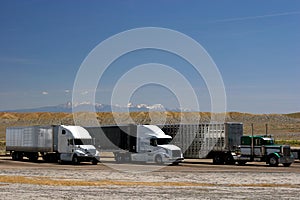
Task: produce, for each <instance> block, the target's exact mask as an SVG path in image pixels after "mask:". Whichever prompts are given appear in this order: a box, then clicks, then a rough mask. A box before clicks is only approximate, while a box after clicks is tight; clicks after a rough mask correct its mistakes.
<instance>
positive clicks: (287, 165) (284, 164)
mask: <svg viewBox="0 0 300 200" xmlns="http://www.w3.org/2000/svg"><path fill="white" fill-rule="evenodd" d="M291 164H292V163H283V166H284V167H289V166H291Z"/></svg>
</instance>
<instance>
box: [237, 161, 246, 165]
mask: <svg viewBox="0 0 300 200" xmlns="http://www.w3.org/2000/svg"><path fill="white" fill-rule="evenodd" d="M237 163H238V165H241V166H243V165H245V164H246V163H247V162H246V161H243V160H240V161H238V162H237Z"/></svg>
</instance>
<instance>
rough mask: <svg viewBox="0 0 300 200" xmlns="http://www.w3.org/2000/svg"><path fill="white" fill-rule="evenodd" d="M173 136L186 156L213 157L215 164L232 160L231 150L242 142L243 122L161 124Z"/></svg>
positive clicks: (174, 141)
mask: <svg viewBox="0 0 300 200" xmlns="http://www.w3.org/2000/svg"><path fill="white" fill-rule="evenodd" d="M160 127H161V128H162V130H163V131H164V132H165V133H166V134H168V135H170V136H172V138H173V141H172V143H173V144H175V145H177V146H178V147H180V148H181V149H182V150H183V152H184V154H183V155H184V157H185V158H213V160H214V163H215V164H222V163H224V162H226V163H228V164H230V163H231V162H232V159H233V158H232V156H231V153H230V152H231V151H232V150H234V148H235V147H236V146H238V144H239V143H240V138H241V136H242V134H243V124H242V123H235V122H232V123H201V124H167V125H162V126H160Z"/></svg>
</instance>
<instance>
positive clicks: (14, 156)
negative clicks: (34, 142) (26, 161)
mask: <svg viewBox="0 0 300 200" xmlns="http://www.w3.org/2000/svg"><path fill="white" fill-rule="evenodd" d="M12 159H13V160H15V161H21V160H23V153H22V152H18V151H14V152H13V153H12Z"/></svg>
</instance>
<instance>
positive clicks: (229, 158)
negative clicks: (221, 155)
mask: <svg viewBox="0 0 300 200" xmlns="http://www.w3.org/2000/svg"><path fill="white" fill-rule="evenodd" d="M225 164H226V165H234V164H235V161H234V159H233V156H232V155H231V154H228V155H227V156H226V157H225Z"/></svg>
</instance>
